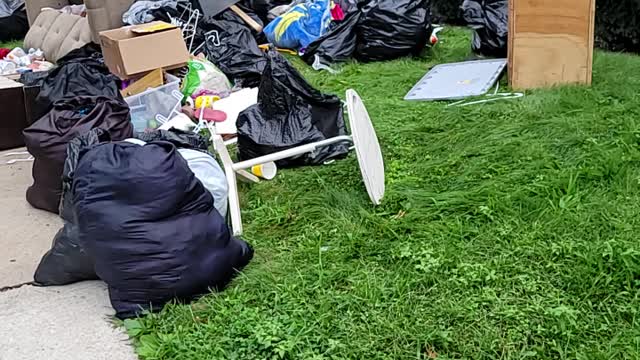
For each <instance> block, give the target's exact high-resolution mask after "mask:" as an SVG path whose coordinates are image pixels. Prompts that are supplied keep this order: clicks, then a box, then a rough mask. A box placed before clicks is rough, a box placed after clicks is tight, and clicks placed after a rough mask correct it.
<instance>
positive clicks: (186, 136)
mask: <svg viewBox="0 0 640 360" xmlns="http://www.w3.org/2000/svg"><path fill="white" fill-rule="evenodd" d="M135 138H136V139H138V140H142V141H144V142H147V143H148V142H152V141H167V142H170V143H172V144H173V145H175V146H176V147H177V148H180V149H194V150H200V151H207V150H208V149H209V142H208V141H207V139H206V138H205V137H203V136H201V135H199V134H194V133H192V132H186V131H182V130H178V129H171V130H153V131H145V132H139V133H136V134H135Z"/></svg>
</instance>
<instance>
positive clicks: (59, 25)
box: [24, 10, 91, 62]
mask: <svg viewBox="0 0 640 360" xmlns="http://www.w3.org/2000/svg"><path fill="white" fill-rule="evenodd" d="M89 42H91V29H90V28H89V22H88V21H87V19H86V18H84V17H81V16H76V15H71V14H62V13H60V12H58V11H55V10H44V11H42V12H41V13H40V15H39V16H38V17H37V18H36V20H35V22H34V23H33V24H32V25H31V29H30V30H29V32H28V33H27V36H26V37H25V39H24V47H25V49H29V48H34V49H42V51H44V55H45V57H46V59H47V60H49V61H51V62H56V61H58V59H60V58H61V57H63V56H65V55H66V54H68V53H69V52H70V51H71V50H74V49H77V48H80V47H82V46H84V45H86V44H87V43H89Z"/></svg>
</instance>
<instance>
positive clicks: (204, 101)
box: [195, 95, 220, 109]
mask: <svg viewBox="0 0 640 360" xmlns="http://www.w3.org/2000/svg"><path fill="white" fill-rule="evenodd" d="M218 100H220V97H219V96H215V95H203V96H198V97H197V98H196V104H195V105H196V109H202V108H208V107H211V106H212V105H213V103H214V102H216V101H218Z"/></svg>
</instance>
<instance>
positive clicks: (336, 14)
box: [331, 4, 344, 21]
mask: <svg viewBox="0 0 640 360" xmlns="http://www.w3.org/2000/svg"><path fill="white" fill-rule="evenodd" d="M331 18H332V19H333V20H335V21H342V20H344V11H342V6H340V4H335V6H334V7H333V9H331Z"/></svg>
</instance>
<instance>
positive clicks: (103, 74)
mask: <svg viewBox="0 0 640 360" xmlns="http://www.w3.org/2000/svg"><path fill="white" fill-rule="evenodd" d="M95 47H96V45H95V44H89V45H86V46H84V47H82V48H80V49H76V50H74V51H72V52H70V53H69V54H67V55H66V56H65V57H63V58H62V59H60V60H59V61H58V67H57V68H55V69H53V70H51V72H50V73H49V75H48V76H47V78H46V79H45V80H44V82H43V83H42V87H41V89H40V94H38V98H37V99H36V102H37V104H38V108H39V109H43V110H44V112H41V113H39V114H34V117H35V118H40V117H42V116H44V115H45V113H46V111H48V110H50V109H51V107H52V106H53V104H54V103H55V102H56V101H59V100H62V99H69V98H75V97H78V96H107V97H110V98H119V99H121V98H122V96H121V95H120V91H119V88H118V82H119V80H118V78H117V77H116V76H115V75H113V74H111V73H110V72H109V69H108V68H107V67H106V66H105V65H104V62H103V60H102V54H101V53H99V52H97V51H96V48H95Z"/></svg>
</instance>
